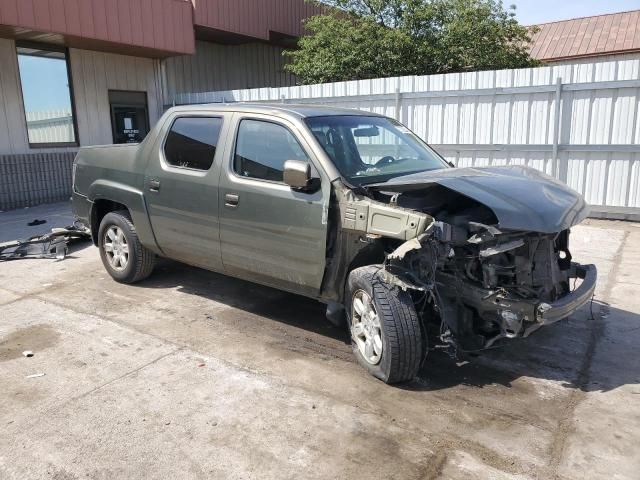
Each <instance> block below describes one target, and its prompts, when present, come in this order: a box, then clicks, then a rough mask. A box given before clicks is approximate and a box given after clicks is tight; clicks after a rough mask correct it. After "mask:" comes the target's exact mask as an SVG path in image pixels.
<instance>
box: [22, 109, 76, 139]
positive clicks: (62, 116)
mask: <svg viewBox="0 0 640 480" xmlns="http://www.w3.org/2000/svg"><path fill="white" fill-rule="evenodd" d="M26 116H27V131H28V134H29V143H60V142H65V143H70V142H73V141H74V140H75V138H74V133H73V117H72V115H71V110H46V111H39V112H27V113H26Z"/></svg>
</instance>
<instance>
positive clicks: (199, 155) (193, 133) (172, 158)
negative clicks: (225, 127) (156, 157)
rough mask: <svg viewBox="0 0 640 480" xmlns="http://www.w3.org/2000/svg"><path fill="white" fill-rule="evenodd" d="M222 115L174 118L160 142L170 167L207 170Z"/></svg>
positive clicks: (213, 154)
mask: <svg viewBox="0 0 640 480" xmlns="http://www.w3.org/2000/svg"><path fill="white" fill-rule="evenodd" d="M221 128H222V118H220V117H180V118H177V119H176V121H175V122H173V125H172V126H171V130H170V131H169V135H168V136H167V141H166V142H165V144H164V155H165V158H166V160H167V163H168V164H169V165H172V166H174V167H183V168H193V169H196V170H209V168H211V165H212V164H213V158H214V156H215V154H216V147H217V145H218V139H219V138H220V129H221Z"/></svg>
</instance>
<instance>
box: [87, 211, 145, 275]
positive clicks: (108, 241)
mask: <svg viewBox="0 0 640 480" xmlns="http://www.w3.org/2000/svg"><path fill="white" fill-rule="evenodd" d="M98 248H99V249H100V258H101V259H102V264H103V265H104V268H105V269H106V270H107V272H109V275H111V277H113V279H114V280H116V281H118V282H121V283H136V282H139V281H141V280H144V279H145V278H147V277H148V276H149V275H151V272H152V271H153V267H154V265H155V254H154V253H153V252H152V251H151V250H149V249H147V248H146V247H144V246H143V245H142V244H141V243H140V240H139V239H138V234H137V233H136V227H135V226H134V225H133V222H132V221H131V216H130V215H129V212H127V211H126V210H118V211H116V212H110V213H107V214H106V215H105V216H104V218H103V219H102V222H100V229H99V231H98Z"/></svg>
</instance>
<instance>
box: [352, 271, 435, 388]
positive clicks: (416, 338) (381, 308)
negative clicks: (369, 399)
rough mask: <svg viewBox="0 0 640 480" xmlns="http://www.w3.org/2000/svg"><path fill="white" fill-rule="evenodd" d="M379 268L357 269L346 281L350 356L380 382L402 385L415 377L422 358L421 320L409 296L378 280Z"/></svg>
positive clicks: (423, 346)
mask: <svg viewBox="0 0 640 480" xmlns="http://www.w3.org/2000/svg"><path fill="white" fill-rule="evenodd" d="M380 268H381V267H379V266H366V267H360V268H357V269H355V270H353V271H352V272H351V273H350V274H349V278H348V280H347V289H346V299H345V301H346V311H347V315H348V318H349V327H350V331H351V342H352V345H353V352H354V354H355V356H356V358H357V359H358V362H359V363H360V364H361V365H362V366H363V367H364V368H366V369H367V370H368V371H369V373H370V374H372V375H373V376H375V377H377V378H379V379H380V380H382V381H383V382H385V383H398V382H404V381H408V380H411V379H413V378H414V377H415V375H416V374H417V373H418V369H419V368H420V363H421V360H422V357H423V354H424V348H425V345H424V341H423V336H422V331H421V325H420V319H419V318H418V314H417V313H416V309H415V307H414V304H413V300H412V299H411V296H410V295H409V293H408V292H406V291H403V290H401V289H400V288H398V287H394V286H391V285H388V284H386V283H384V282H383V281H382V280H381V279H380V277H379V276H378V271H379V270H380Z"/></svg>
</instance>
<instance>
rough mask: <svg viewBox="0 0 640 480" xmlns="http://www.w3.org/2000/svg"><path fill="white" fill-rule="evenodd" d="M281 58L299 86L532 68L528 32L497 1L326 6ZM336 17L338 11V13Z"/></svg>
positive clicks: (338, 1) (336, 2)
mask: <svg viewBox="0 0 640 480" xmlns="http://www.w3.org/2000/svg"><path fill="white" fill-rule="evenodd" d="M324 3H326V4H329V5H330V6H332V7H335V8H336V10H335V12H339V13H336V14H326V15H318V16H315V17H311V18H310V19H308V20H307V22H306V27H307V29H308V30H309V31H310V33H311V34H310V35H308V36H304V37H302V38H301V39H300V40H299V42H298V49H297V50H291V51H286V52H285V55H286V56H288V57H289V58H290V60H291V62H290V63H289V64H288V65H287V66H286V68H287V69H288V70H289V71H290V72H292V73H294V74H295V75H296V76H297V77H298V78H299V80H300V81H301V82H302V83H307V84H308V83H322V82H334V81H343V80H354V79H365V78H379V77H389V76H400V75H426V74H432V73H449V72H460V71H468V70H493V69H502V68H523V67H530V66H535V65H536V64H537V62H536V61H535V60H534V59H532V58H531V57H530V56H529V54H528V49H527V45H528V43H529V42H530V36H529V35H530V33H531V31H530V30H529V29H527V28H526V27H523V26H521V25H520V24H519V23H518V22H517V20H516V19H515V14H514V13H513V9H514V8H515V7H510V9H509V10H505V8H504V7H503V5H502V3H501V2H499V1H495V0H327V1H325V2H324ZM337 9H340V10H337Z"/></svg>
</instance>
